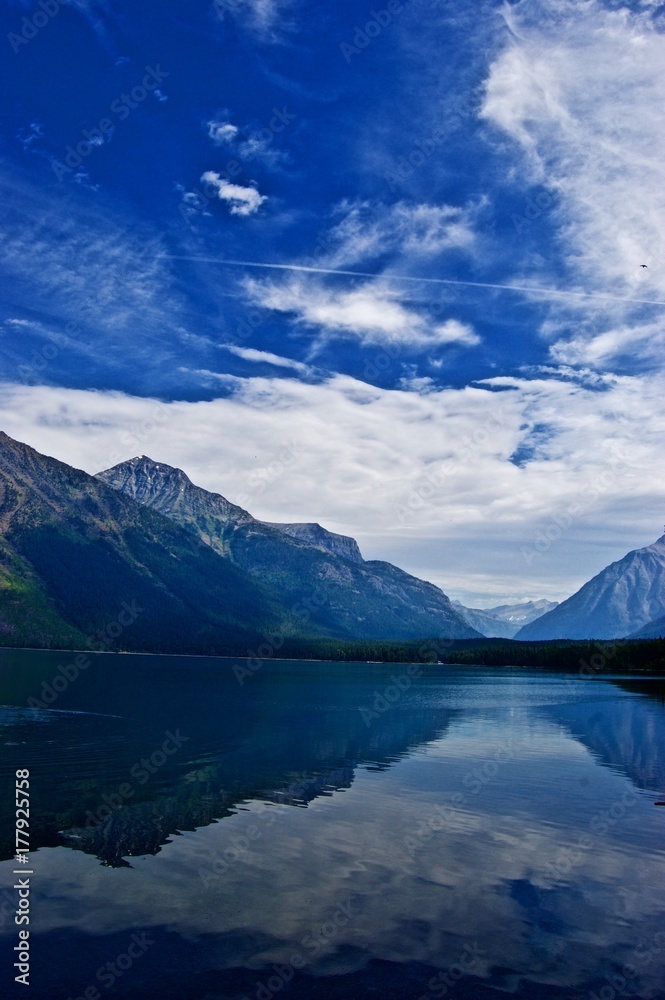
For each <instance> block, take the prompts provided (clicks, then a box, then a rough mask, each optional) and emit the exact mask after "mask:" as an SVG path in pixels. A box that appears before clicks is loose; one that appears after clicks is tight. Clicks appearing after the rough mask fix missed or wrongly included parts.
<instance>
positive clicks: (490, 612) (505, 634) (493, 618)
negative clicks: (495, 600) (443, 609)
mask: <svg viewBox="0 0 665 1000" xmlns="http://www.w3.org/2000/svg"><path fill="white" fill-rule="evenodd" d="M453 604H454V606H455V608H456V610H457V611H459V613H460V614H461V615H462V617H463V618H464V620H465V621H466V622H468V623H469V625H471V626H472V627H473V628H475V629H477V630H478V631H479V632H482V634H483V635H486V636H488V637H491V638H501V639H512V638H513V637H514V636H515V635H516V634H517V632H519V630H520V628H521V627H522V625H524V624H526V623H527V622H531V621H535V619H536V618H540V616H541V615H544V614H546V613H547V612H548V611H551V610H552V608H555V607H556V606H557V602H556V601H546V600H540V601H524V602H522V603H521V604H500V605H499V606H498V607H496V608H486V609H482V608H466V607H465V606H464V605H463V604H462V603H461V602H460V601H453Z"/></svg>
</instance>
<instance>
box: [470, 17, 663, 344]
mask: <svg viewBox="0 0 665 1000" xmlns="http://www.w3.org/2000/svg"><path fill="white" fill-rule="evenodd" d="M504 14H505V16H506V19H507V22H508V26H509V28H510V32H509V33H508V32H507V35H506V45H505V47H504V48H503V50H502V51H501V53H500V55H499V56H498V57H497V58H496V59H495V61H494V63H493V64H492V66H491V69H490V72H489V75H488V78H487V81H486V86H485V96H484V104H483V109H482V115H483V117H484V119H485V120H486V121H487V122H488V123H491V124H492V125H493V126H495V127H496V128H497V129H499V130H500V131H501V132H502V133H503V134H504V135H508V136H509V137H510V138H511V139H512V140H513V141H514V143H515V148H516V149H519V150H520V155H521V157H522V159H521V162H520V165H519V167H518V176H520V175H521V177H522V178H524V179H526V181H527V182H529V183H538V184H541V185H544V186H545V187H546V188H549V189H550V190H551V191H554V192H555V193H556V195H557V198H556V204H555V206H554V207H553V208H551V209H550V210H549V211H548V215H549V219H550V220H551V221H552V222H554V224H555V226H556V227H557V228H556V237H557V239H558V243H559V247H560V249H561V250H562V251H563V254H564V259H565V262H566V263H567V265H568V268H569V276H570V280H571V282H572V283H573V284H574V287H576V288H579V289H581V290H586V291H588V290H594V291H605V292H611V293H612V294H614V295H617V296H621V295H625V296H630V297H637V298H644V299H661V298H662V297H663V295H664V294H665V237H664V236H663V233H665V133H664V132H663V128H662V107H663V104H664V103H665V34H663V33H662V32H659V31H658V30H656V28H655V27H654V24H653V22H652V21H651V19H650V16H649V13H648V12H644V11H643V12H642V13H634V12H631V11H630V10H629V9H628V8H627V7H625V6H622V7H620V8H618V9H613V10H608V9H607V6H606V5H603V4H601V3H599V2H595V0H566V2H563V3H562V2H561V0H529V2H526V0H522V2H520V3H517V4H514V5H512V6H510V7H509V6H508V5H506V6H505V8H504ZM642 263H645V264H648V265H649V267H648V269H642V268H640V266H639V265H640V264H642ZM579 310H581V311H583V312H587V313H588V311H589V303H586V304H585V303H580V306H579ZM593 310H594V322H593V324H590V325H592V326H593V329H592V330H591V329H590V330H589V331H588V332H586V333H585V332H582V333H580V332H579V331H575V332H574V333H573V334H572V336H570V338H566V339H570V345H569V346H568V348H566V347H565V346H564V345H563V344H560V343H559V344H557V346H556V348H555V351H554V355H555V358H557V359H561V358H564V357H565V358H570V359H573V358H579V360H581V361H582V362H583V363H584V361H585V360H586V361H587V362H590V363H591V362H594V363H595V362H598V363H601V361H603V362H606V361H607V360H609V359H610V358H611V357H613V356H617V355H620V354H622V353H624V350H623V349H624V346H625V338H624V337H623V336H622V335H621V336H620V335H617V333H616V330H615V328H616V327H617V326H618V327H621V326H625V327H632V328H633V329H636V328H639V327H643V329H642V331H641V332H638V333H637V335H636V337H635V338H634V339H637V340H638V341H644V340H646V339H648V338H649V337H650V336H651V335H652V334H654V335H655V334H657V330H656V328H655V327H654V326H653V325H652V323H651V313H650V312H649V310H648V308H642V309H636V308H635V307H634V306H632V307H630V306H620V305H618V304H616V303H615V304H609V303H604V304H603V306H602V311H601V309H600V308H599V306H598V304H597V303H594V305H593ZM578 315H579V312H578ZM605 324H606V325H607V327H608V329H607V330H606V331H605V332H602V331H600V335H599V326H601V325H605ZM587 340H588V341H590V343H589V344H588V345H585V343H583V341H587ZM591 341H593V342H594V343H591ZM642 347H644V345H642Z"/></svg>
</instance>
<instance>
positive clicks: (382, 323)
mask: <svg viewBox="0 0 665 1000" xmlns="http://www.w3.org/2000/svg"><path fill="white" fill-rule="evenodd" d="M245 288H246V290H247V292H248V293H249V295H250V296H251V298H252V299H253V300H254V301H255V302H256V303H258V304H259V305H261V306H262V307H263V308H264V309H272V310H274V311H275V312H281V313H287V314H291V315H292V316H293V317H294V320H295V322H297V323H301V324H305V325H307V326H311V327H315V328H318V329H319V330H320V331H323V332H325V333H326V334H328V335H336V336H340V337H351V338H354V339H357V340H359V341H360V342H361V343H363V344H383V343H386V342H388V343H393V344H402V345H408V346H410V347H413V348H416V349H424V348H432V347H436V346H438V345H444V344H450V343H453V342H455V343H459V344H463V345H466V346H469V347H470V346H474V345H476V344H478V343H480V338H479V337H478V335H477V334H476V333H475V331H474V330H473V329H472V328H471V327H470V326H468V325H466V324H463V323H460V322H458V321H457V320H448V321H446V322H445V323H442V324H441V323H440V324H437V323H435V322H433V321H432V320H431V319H430V318H429V317H428V316H426V315H424V314H422V313H420V312H417V311H416V310H415V309H413V308H409V307H408V306H405V305H403V304H402V303H401V302H400V301H399V297H398V295H397V293H396V292H395V291H394V290H392V289H389V288H387V287H386V286H385V285H381V284H379V283H378V282H377V283H366V284H364V285H361V286H359V287H356V288H353V289H352V290H350V291H348V290H345V289H338V290H337V289H330V288H324V287H323V286H321V285H320V284H319V283H317V282H316V281H312V280H302V279H298V278H289V279H288V280H287V281H285V282H284V283H283V284H280V285H277V284H274V283H271V282H262V281H256V280H254V279H248V280H247V281H246V282H245Z"/></svg>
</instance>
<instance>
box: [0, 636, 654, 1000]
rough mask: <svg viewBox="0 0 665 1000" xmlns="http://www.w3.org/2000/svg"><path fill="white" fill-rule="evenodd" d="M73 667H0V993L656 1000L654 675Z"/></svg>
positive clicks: (209, 998)
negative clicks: (24, 938)
mask: <svg viewBox="0 0 665 1000" xmlns="http://www.w3.org/2000/svg"><path fill="white" fill-rule="evenodd" d="M73 659H74V657H73V655H72V654H63V653H40V652H30V651H21V652H10V651H0V836H1V840H0V849H1V853H0V859H1V860H0V948H2V964H1V966H0V991H1V992H2V994H3V995H5V996H14V995H16V996H27V997H32V998H33V1000H37V998H39V1000H41V998H46V1000H51V998H54V1000H55V998H62V1000H67V998H68V997H72V998H75V997H86V1000H97V997H123V998H124V997H127V998H130V1000H138V998H143V997H149V998H152V997H155V998H160V1000H242V998H248V1000H272V998H273V997H278V996H279V997H282V996H284V997H287V998H290V1000H305V998H310V997H313V998H320V1000H330V998H334V1000H341V998H350V1000H355V998H376V1000H379V998H381V1000H421V998H424V1000H437V998H440V997H444V996H445V997H452V998H455V1000H468V998H480V1000H485V998H497V997H500V996H501V995H502V994H505V993H509V994H512V995H513V996H517V997H520V998H528V1000H539V998H558V997H561V998H563V997H566V998H580V1000H581V998H584V997H586V998H588V1000H594V997H598V998H602V1000H613V998H614V997H615V996H620V997H624V996H636V997H643V998H653V1000H656V998H661V1000H662V998H665V919H664V917H665V808H656V807H655V806H654V803H655V802H656V801H661V800H662V799H663V798H665V704H664V701H663V682H662V680H661V681H659V680H656V679H648V678H640V679H635V678H630V679H628V678H620V677H617V678H603V679H594V680H582V679H580V678H578V677H576V676H568V675H564V674H557V673H553V672H551V671H550V672H544V671H542V672H541V671H537V670H524V669H511V668H497V669H488V668H483V667H475V668H471V667H469V668H461V667H454V666H438V667H424V668H423V669H422V676H420V677H409V676H408V675H407V673H406V668H405V667H399V666H395V665H388V666H380V665H368V664H340V665H335V664H320V663H290V662H274V663H266V664H265V665H264V666H263V667H262V668H261V669H260V670H258V671H257V672H256V673H255V674H254V675H253V676H252V677H249V678H246V679H245V682H244V684H242V685H240V684H239V683H238V681H237V679H236V677H235V676H234V673H233V670H232V667H233V661H225V660H212V659H201V658H186V657H158V656H133V655H113V656H101V655H100V656H91V657H90V664H91V665H90V666H89V667H86V668H84V669H82V670H81V671H80V672H79V676H78V677H75V673H76V671H75V670H71V669H70V670H69V675H68V676H67V673H66V671H65V673H64V674H63V673H62V672H61V671H59V669H58V668H59V667H65V668H66V667H67V665H68V664H70V663H71V662H72V661H73ZM56 678H61V680H58V681H57V682H56ZM45 684H46V685H47V686H46V687H44V685H45ZM58 689H59V690H58ZM52 695H53V699H52V698H51V696H52ZM31 698H32V699H36V700H38V701H41V702H42V703H43V704H44V705H46V701H47V700H48V701H49V702H50V704H49V707H44V708H29V707H27V706H28V703H29V699H31ZM18 768H27V769H29V771H30V801H31V816H30V846H31V853H30V866H29V870H31V871H32V872H33V873H34V874H32V875H31V876H30V889H31V894H30V925H29V929H30V953H31V972H30V982H31V985H30V987H29V989H26V988H25V987H23V986H20V985H17V984H15V983H14V975H15V974H16V972H15V970H13V968H12V963H13V961H14V960H15V959H14V957H13V955H12V949H13V946H14V945H15V944H16V943H17V932H18V928H17V927H16V926H15V924H14V922H13V921H14V910H15V909H16V905H17V893H16V890H15V889H13V888H12V886H13V885H14V882H15V881H16V878H17V876H15V875H14V874H13V872H14V870H15V869H17V868H18V867H19V866H18V865H17V864H16V862H15V861H14V860H13V831H14V802H13V797H14V793H13V789H14V773H15V771H16V769H18ZM86 990H87V991H88V992H87V993H86Z"/></svg>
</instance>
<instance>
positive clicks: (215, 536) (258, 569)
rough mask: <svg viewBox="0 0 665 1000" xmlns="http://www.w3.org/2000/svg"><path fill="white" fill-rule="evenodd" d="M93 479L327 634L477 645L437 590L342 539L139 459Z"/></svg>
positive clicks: (352, 541) (475, 633)
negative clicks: (275, 518) (184, 533)
mask: <svg viewBox="0 0 665 1000" xmlns="http://www.w3.org/2000/svg"><path fill="white" fill-rule="evenodd" d="M97 478H98V479H100V480H101V481H102V482H104V483H105V484H107V485H109V486H112V487H113V488H115V489H117V490H121V491H123V492H125V493H126V494H127V495H128V496H130V497H131V498H132V499H134V500H137V501H138V502H139V503H143V504H148V505H150V506H152V507H154V509H156V510H159V511H160V512H161V513H163V514H165V515H166V516H168V517H171V518H172V519H174V520H175V521H176V522H177V523H178V524H180V525H181V526H182V527H185V528H186V529H187V530H189V531H192V532H193V533H195V534H196V535H198V537H199V539H200V541H202V542H204V543H205V544H206V545H209V546H210V547H211V548H213V550H214V551H215V552H217V553H218V554H220V555H223V556H224V557H225V558H227V559H229V560H231V561H232V562H233V563H235V564H236V565H237V566H239V567H240V568H242V569H244V570H246V571H247V572H248V573H250V575H252V576H255V577H259V578H260V579H262V580H265V581H266V582H267V583H268V584H269V585H270V586H272V587H273V588H274V589H275V590H276V591H277V592H278V593H280V594H281V595H282V596H283V597H284V598H285V599H286V600H287V601H289V602H293V604H294V605H302V601H303V599H305V598H307V599H309V600H310V603H311V604H312V606H311V607H310V609H309V615H310V617H309V618H308V621H311V622H312V623H313V624H316V625H318V626H319V627H320V628H322V629H325V630H327V633H328V634H333V635H337V636H339V637H348V638H372V639H374V638H385V639H413V638H422V637H441V638H474V637H479V636H480V633H479V632H478V631H477V630H476V629H474V628H472V627H471V626H470V625H468V624H467V623H466V621H464V619H463V618H462V617H461V616H460V615H458V614H457V613H456V611H455V609H454V608H453V606H452V604H451V602H450V600H449V598H448V597H447V596H446V595H445V594H444V593H443V591H442V590H440V589H439V588H438V587H436V586H435V585H434V584H432V583H428V582H427V581H424V580H419V579H418V578H417V577H414V576H411V574H409V573H406V572H405V571H404V570H402V569H399V567H396V566H393V565H392V564H390V563H387V562H383V561H380V560H369V561H366V560H364V559H363V558H362V555H361V554H360V549H359V548H358V546H357V543H356V542H355V539H351V538H348V536H344V535H335V534H334V533H333V532H329V531H327V529H325V528H322V527H321V526H320V525H312V524H305V525H302V524H298V523H291V524H283V525H278V524H274V523H273V522H263V521H259V520H257V519H256V518H254V517H253V516H252V515H251V514H250V513H249V512H248V511H246V510H244V509H243V508H241V507H238V506H237V505H236V504H233V503H231V502H230V501H229V500H227V499H226V498H225V497H223V496H222V495H221V494H219V493H212V492H210V491H208V490H205V489H203V488H202V487H200V486H196V485H195V484H193V483H192V482H191V480H190V479H189V478H188V477H187V476H186V475H185V474H184V473H182V470H177V469H174V468H173V467H172V466H169V465H167V464H165V463H160V462H155V461H154V460H152V459H148V458H147V457H146V456H142V457H140V458H134V459H130V460H128V461H127V462H121V463H119V464H118V465H116V466H113V467H112V468H111V469H106V470H104V471H102V472H100V473H97ZM312 539H314V542H315V544H312V542H311V540H312ZM340 549H343V550H344V551H343V554H340ZM349 556H350V558H349Z"/></svg>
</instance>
